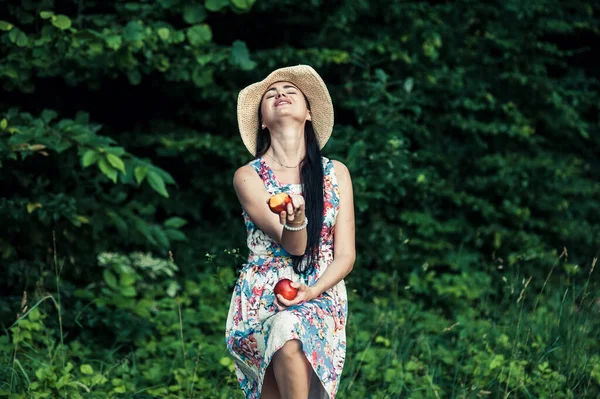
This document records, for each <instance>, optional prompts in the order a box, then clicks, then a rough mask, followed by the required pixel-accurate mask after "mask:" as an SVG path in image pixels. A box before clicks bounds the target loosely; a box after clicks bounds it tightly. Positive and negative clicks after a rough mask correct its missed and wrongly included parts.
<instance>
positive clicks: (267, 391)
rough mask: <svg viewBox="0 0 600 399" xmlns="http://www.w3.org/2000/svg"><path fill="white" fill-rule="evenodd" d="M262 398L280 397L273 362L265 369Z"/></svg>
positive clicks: (276, 398) (273, 398)
mask: <svg viewBox="0 0 600 399" xmlns="http://www.w3.org/2000/svg"><path fill="white" fill-rule="evenodd" d="M260 399H280V396H279V388H277V381H275V374H273V362H271V364H269V366H268V367H267V370H266V371H265V379H264V380H263V385H262V389H261V391H260Z"/></svg>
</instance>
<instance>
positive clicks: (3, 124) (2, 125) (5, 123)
mask: <svg viewBox="0 0 600 399" xmlns="http://www.w3.org/2000/svg"><path fill="white" fill-rule="evenodd" d="M7 126H8V121H7V120H6V118H4V119H2V120H1V121H0V129H2V130H4V129H6V127H7Z"/></svg>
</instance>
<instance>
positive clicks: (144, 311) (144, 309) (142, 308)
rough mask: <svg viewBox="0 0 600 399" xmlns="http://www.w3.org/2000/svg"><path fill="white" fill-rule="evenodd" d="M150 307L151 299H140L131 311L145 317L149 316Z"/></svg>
mask: <svg viewBox="0 0 600 399" xmlns="http://www.w3.org/2000/svg"><path fill="white" fill-rule="evenodd" d="M151 307H152V301H150V300H148V299H142V300H140V301H139V302H138V303H137V304H136V305H135V307H134V308H133V311H134V312H135V314H137V315H138V316H140V317H143V318H145V319H147V318H149V317H150V308H151Z"/></svg>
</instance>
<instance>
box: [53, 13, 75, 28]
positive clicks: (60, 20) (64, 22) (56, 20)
mask: <svg viewBox="0 0 600 399" xmlns="http://www.w3.org/2000/svg"><path fill="white" fill-rule="evenodd" d="M52 25H54V26H56V27H57V28H58V29H60V30H66V29H69V28H70V27H71V18H69V17H67V16H66V15H62V14H61V15H56V16H53V17H52Z"/></svg>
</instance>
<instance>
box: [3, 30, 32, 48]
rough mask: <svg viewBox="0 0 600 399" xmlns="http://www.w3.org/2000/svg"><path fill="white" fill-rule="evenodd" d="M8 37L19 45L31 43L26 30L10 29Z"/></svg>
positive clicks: (24, 45) (23, 45)
mask: <svg viewBox="0 0 600 399" xmlns="http://www.w3.org/2000/svg"><path fill="white" fill-rule="evenodd" d="M8 39H9V40H10V41H11V42H13V43H14V44H16V45H17V46H19V47H26V46H27V45H28V44H29V38H28V37H27V35H26V34H25V32H23V31H21V30H19V29H16V28H15V29H12V30H11V31H10V33H9V34H8Z"/></svg>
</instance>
